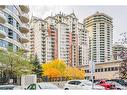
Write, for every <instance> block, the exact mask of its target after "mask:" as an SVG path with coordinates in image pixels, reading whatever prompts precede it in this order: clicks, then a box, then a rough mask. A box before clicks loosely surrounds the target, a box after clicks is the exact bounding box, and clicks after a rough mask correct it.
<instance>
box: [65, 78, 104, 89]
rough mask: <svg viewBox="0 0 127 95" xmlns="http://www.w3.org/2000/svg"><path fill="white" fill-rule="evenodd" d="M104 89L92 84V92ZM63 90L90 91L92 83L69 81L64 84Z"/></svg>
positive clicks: (87, 81)
mask: <svg viewBox="0 0 127 95" xmlns="http://www.w3.org/2000/svg"><path fill="white" fill-rule="evenodd" d="M104 89H105V88H104V87H102V86H99V85H95V84H94V90H104ZM64 90H92V82H91V81H89V80H70V81H67V83H65V86H64Z"/></svg>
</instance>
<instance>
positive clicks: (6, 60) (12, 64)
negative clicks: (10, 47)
mask: <svg viewBox="0 0 127 95" xmlns="http://www.w3.org/2000/svg"><path fill="white" fill-rule="evenodd" d="M23 56H24V53H23V51H21V50H20V51H18V52H13V51H2V50H0V67H1V68H2V69H1V71H2V75H5V76H6V77H7V78H8V79H10V78H11V79H12V78H13V77H14V76H15V77H18V76H19V77H20V76H21V75H25V74H30V73H32V68H33V66H32V65H31V64H30V61H28V60H27V59H25V58H24V57H23Z"/></svg>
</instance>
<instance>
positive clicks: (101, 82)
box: [96, 80, 115, 90]
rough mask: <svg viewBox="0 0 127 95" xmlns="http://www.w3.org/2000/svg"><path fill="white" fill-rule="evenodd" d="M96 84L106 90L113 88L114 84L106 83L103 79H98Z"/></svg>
mask: <svg viewBox="0 0 127 95" xmlns="http://www.w3.org/2000/svg"><path fill="white" fill-rule="evenodd" d="M96 85H100V86H103V87H105V89H106V90H111V89H115V85H113V84H110V83H107V82H106V81H105V80H100V81H99V82H98V83H97V84H96Z"/></svg>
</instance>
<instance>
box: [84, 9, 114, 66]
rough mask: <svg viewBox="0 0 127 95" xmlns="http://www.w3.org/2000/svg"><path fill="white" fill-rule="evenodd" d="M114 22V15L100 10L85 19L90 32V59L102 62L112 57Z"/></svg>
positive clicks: (86, 27)
mask: <svg viewBox="0 0 127 95" xmlns="http://www.w3.org/2000/svg"><path fill="white" fill-rule="evenodd" d="M112 23H113V22H112V17H110V16H108V15H106V14H104V13H100V12H96V13H95V14H93V15H91V16H89V17H87V18H86V19H85V20H84V27H85V29H86V30H88V32H89V33H88V37H89V60H92V61H94V62H97V63H101V62H107V61H110V60H111V59H112V42H113V24H112Z"/></svg>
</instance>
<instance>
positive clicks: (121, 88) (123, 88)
mask: <svg viewBox="0 0 127 95" xmlns="http://www.w3.org/2000/svg"><path fill="white" fill-rule="evenodd" d="M107 83H110V84H113V85H115V88H116V89H118V90H127V87H125V86H123V85H121V84H119V83H117V82H115V81H107Z"/></svg>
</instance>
